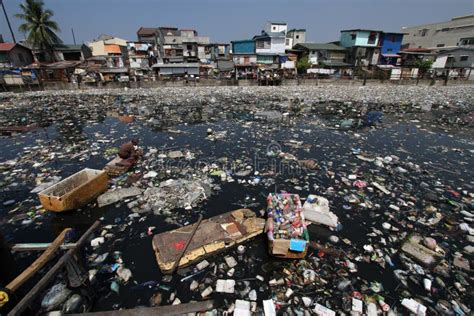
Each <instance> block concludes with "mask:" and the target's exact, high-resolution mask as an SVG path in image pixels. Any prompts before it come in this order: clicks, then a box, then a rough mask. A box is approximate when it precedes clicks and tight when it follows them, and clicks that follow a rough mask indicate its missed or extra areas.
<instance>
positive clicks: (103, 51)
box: [87, 34, 127, 56]
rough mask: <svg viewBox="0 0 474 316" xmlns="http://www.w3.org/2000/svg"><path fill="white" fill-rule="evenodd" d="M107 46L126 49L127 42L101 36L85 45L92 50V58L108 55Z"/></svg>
mask: <svg viewBox="0 0 474 316" xmlns="http://www.w3.org/2000/svg"><path fill="white" fill-rule="evenodd" d="M107 45H117V46H120V47H127V41H126V40H124V39H122V38H118V37H114V36H111V35H106V34H102V35H100V36H99V37H98V38H97V39H96V40H94V41H93V42H90V43H88V44H87V46H89V47H90V48H91V50H92V56H106V55H107V54H108V49H107Z"/></svg>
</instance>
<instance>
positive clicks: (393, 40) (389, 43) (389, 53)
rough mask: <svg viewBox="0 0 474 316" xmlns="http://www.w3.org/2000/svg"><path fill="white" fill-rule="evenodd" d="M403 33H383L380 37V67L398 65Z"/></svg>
mask: <svg viewBox="0 0 474 316" xmlns="http://www.w3.org/2000/svg"><path fill="white" fill-rule="evenodd" d="M403 35H404V34H403V33H393V32H391V33H385V32H383V33H382V34H381V36H380V53H381V56H380V61H379V64H381V65H393V66H395V65H397V64H399V63H400V60H399V59H400V55H399V54H398V52H399V51H400V50H401V46H402V41H403Z"/></svg>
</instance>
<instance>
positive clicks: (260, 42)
mask: <svg viewBox="0 0 474 316" xmlns="http://www.w3.org/2000/svg"><path fill="white" fill-rule="evenodd" d="M264 47H265V44H264V42H263V41H257V48H264Z"/></svg>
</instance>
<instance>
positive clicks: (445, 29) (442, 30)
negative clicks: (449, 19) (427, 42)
mask: <svg viewBox="0 0 474 316" xmlns="http://www.w3.org/2000/svg"><path fill="white" fill-rule="evenodd" d="M447 31H449V27H445V28H444V29H441V32H447Z"/></svg>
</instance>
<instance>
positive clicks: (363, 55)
mask: <svg viewBox="0 0 474 316" xmlns="http://www.w3.org/2000/svg"><path fill="white" fill-rule="evenodd" d="M381 34H382V31H378V30H369V29H351V30H342V31H341V37H340V39H339V45H341V46H342V47H344V48H346V49H347V57H346V61H347V62H348V63H350V64H352V65H354V66H363V67H370V66H374V65H377V63H378V61H379V58H380V46H379V43H380V36H381Z"/></svg>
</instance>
